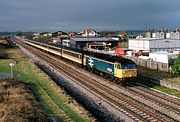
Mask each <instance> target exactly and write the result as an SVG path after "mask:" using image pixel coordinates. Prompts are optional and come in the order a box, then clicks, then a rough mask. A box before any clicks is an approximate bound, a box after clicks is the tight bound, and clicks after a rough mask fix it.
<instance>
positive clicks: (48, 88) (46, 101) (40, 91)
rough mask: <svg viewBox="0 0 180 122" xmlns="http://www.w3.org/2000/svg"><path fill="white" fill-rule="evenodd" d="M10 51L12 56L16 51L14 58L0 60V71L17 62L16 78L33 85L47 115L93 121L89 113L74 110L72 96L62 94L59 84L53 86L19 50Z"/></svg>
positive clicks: (78, 120) (82, 121) (79, 120)
mask: <svg viewBox="0 0 180 122" xmlns="http://www.w3.org/2000/svg"><path fill="white" fill-rule="evenodd" d="M8 53H9V54H10V55H11V56H12V55H13V53H14V55H13V60H0V72H9V71H10V67H9V63H10V62H14V63H16V66H15V67H14V73H15V76H16V78H18V79H20V80H21V81H22V82H24V83H26V84H28V85H29V86H31V89H33V90H34V92H35V94H36V98H37V100H38V102H39V103H40V105H41V106H42V108H43V110H44V111H45V113H46V114H47V116H49V117H53V118H56V119H57V120H59V121H69V120H71V121H75V122H86V121H87V122H88V121H89V122H90V121H92V118H89V117H87V115H81V114H79V113H77V112H76V111H74V108H72V106H70V105H69V100H70V99H72V98H70V97H68V96H66V95H60V94H59V92H58V91H59V86H57V85H54V86H53V85H52V84H53V82H52V81H51V80H49V78H48V77H47V76H46V75H45V74H43V73H42V71H41V70H40V69H38V68H37V67H36V66H35V65H34V64H33V63H32V62H30V61H29V59H28V58H27V57H25V56H24V55H23V54H22V53H21V52H20V51H19V50H17V49H14V50H9V51H8ZM15 57H17V58H15ZM54 84H55V83H54Z"/></svg>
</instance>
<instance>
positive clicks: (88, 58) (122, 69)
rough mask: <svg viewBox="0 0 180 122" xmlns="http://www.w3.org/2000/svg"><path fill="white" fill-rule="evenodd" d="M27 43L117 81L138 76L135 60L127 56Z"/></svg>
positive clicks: (28, 41) (30, 41)
mask: <svg viewBox="0 0 180 122" xmlns="http://www.w3.org/2000/svg"><path fill="white" fill-rule="evenodd" d="M25 43H26V44H28V45H30V46H32V47H35V48H38V49H41V50H43V51H46V52H48V53H51V54H53V55H56V56H59V57H60V58H63V59H66V60H68V61H71V62H73V63H76V64H78V65H81V66H82V67H85V69H88V70H90V71H95V72H98V73H99V74H100V75H101V76H104V77H109V78H112V79H114V80H115V82H120V81H126V80H128V81H129V80H132V79H134V78H136V76H137V67H136V64H135V62H133V61H132V60H130V59H127V58H123V57H116V56H111V55H107V54H101V53H95V52H90V51H84V50H80V49H75V48H71V47H64V46H61V45H53V44H45V43H40V42H37V41H32V40H25Z"/></svg>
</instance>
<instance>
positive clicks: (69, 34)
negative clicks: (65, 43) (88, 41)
mask: <svg viewBox="0 0 180 122" xmlns="http://www.w3.org/2000/svg"><path fill="white" fill-rule="evenodd" d="M77 35H78V33H77V32H68V36H69V37H75V36H77Z"/></svg>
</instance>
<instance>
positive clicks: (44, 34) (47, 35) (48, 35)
mask: <svg viewBox="0 0 180 122" xmlns="http://www.w3.org/2000/svg"><path fill="white" fill-rule="evenodd" d="M40 36H41V37H51V36H52V33H49V32H42V33H40Z"/></svg>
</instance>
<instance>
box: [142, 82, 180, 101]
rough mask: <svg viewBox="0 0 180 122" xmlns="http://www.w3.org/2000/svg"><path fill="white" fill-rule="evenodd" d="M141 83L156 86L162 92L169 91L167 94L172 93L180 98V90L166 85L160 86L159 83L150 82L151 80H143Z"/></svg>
mask: <svg viewBox="0 0 180 122" xmlns="http://www.w3.org/2000/svg"><path fill="white" fill-rule="evenodd" d="M141 83H142V84H144V85H146V86H149V87H151V88H154V89H156V90H159V91H161V92H164V93H167V94H170V95H173V96H176V97H179V98H180V92H179V91H178V90H175V89H169V88H166V87H163V86H159V85H157V84H154V83H149V82H141Z"/></svg>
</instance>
